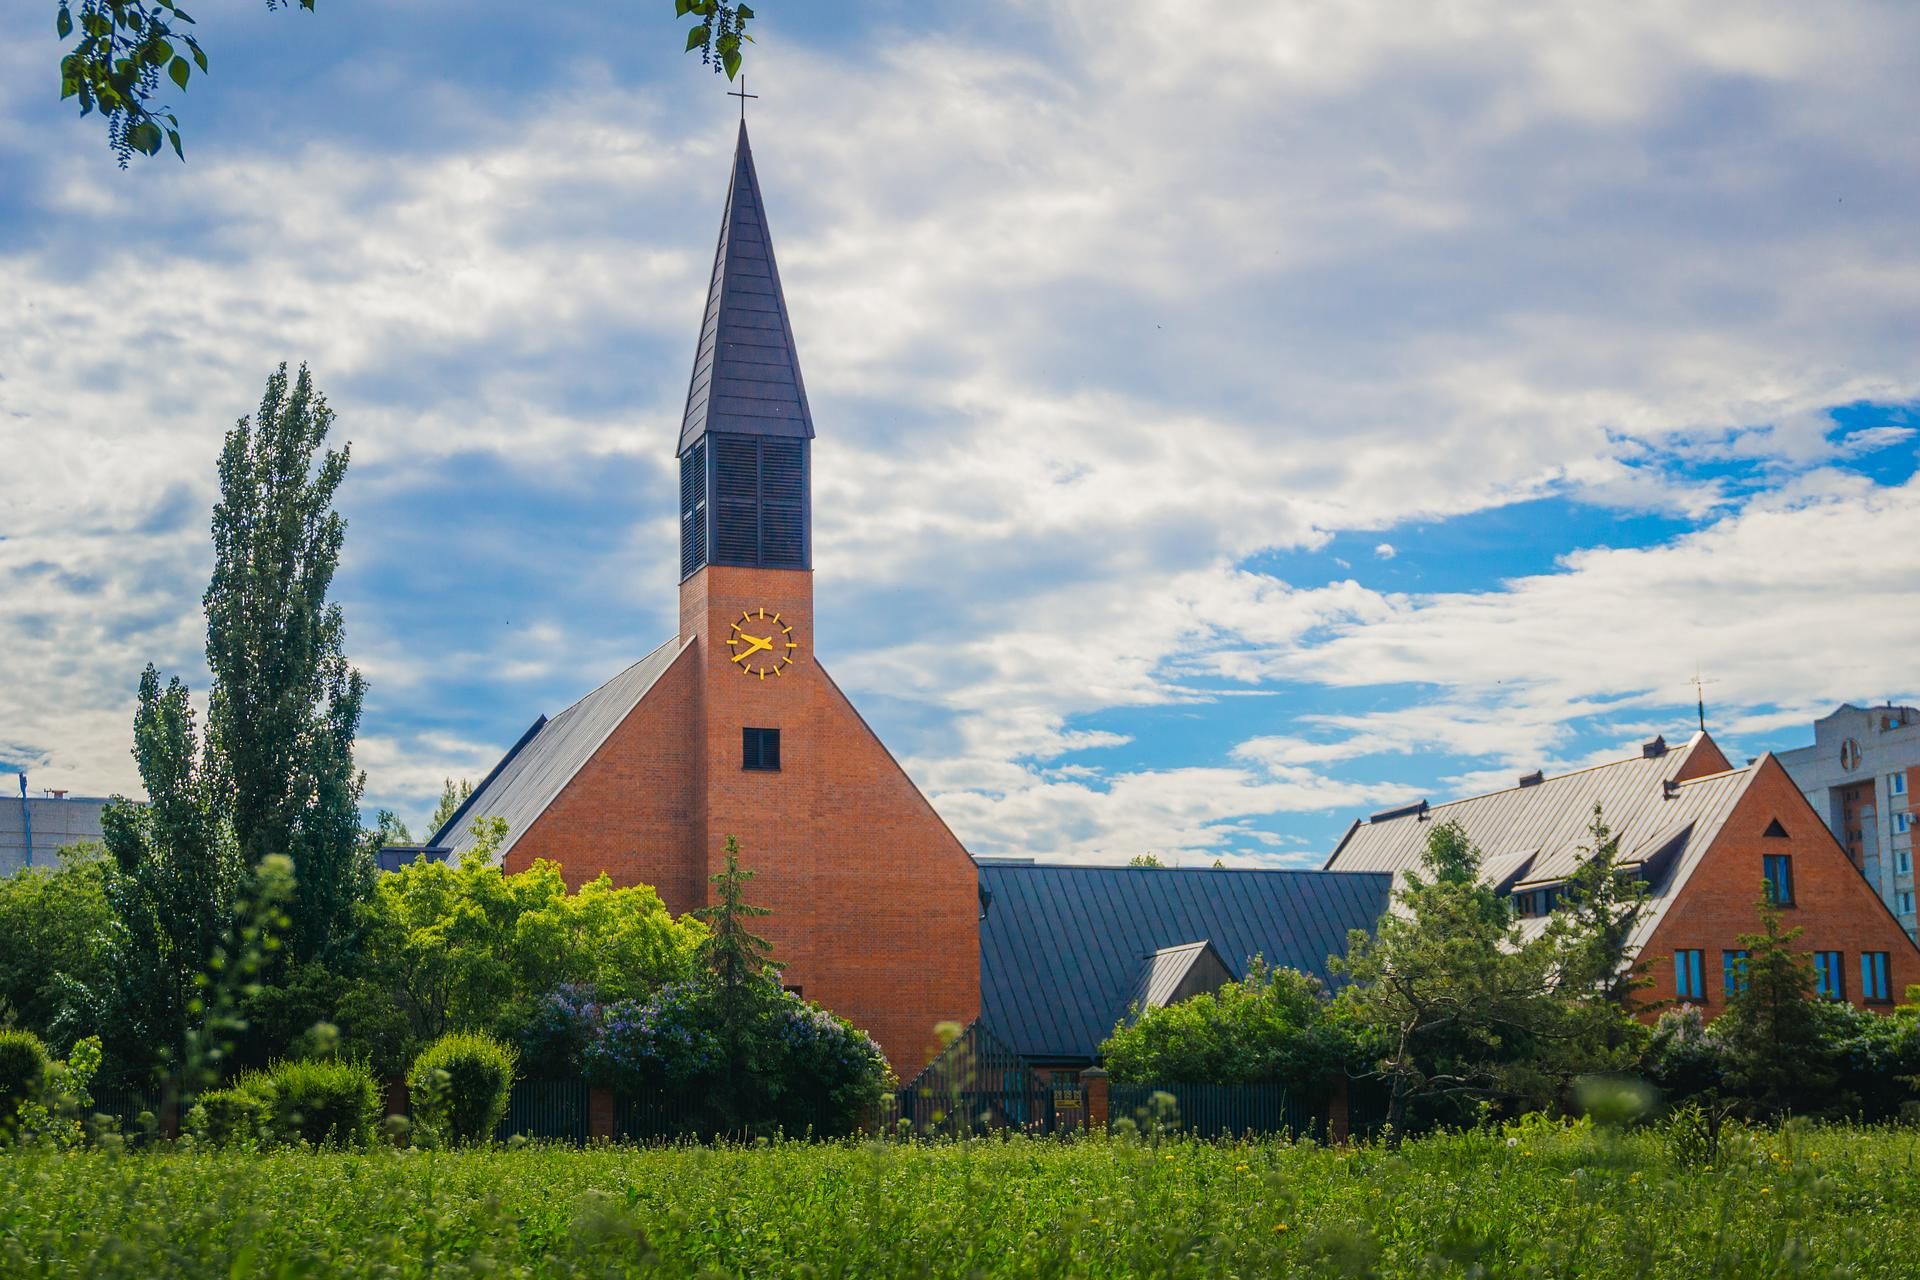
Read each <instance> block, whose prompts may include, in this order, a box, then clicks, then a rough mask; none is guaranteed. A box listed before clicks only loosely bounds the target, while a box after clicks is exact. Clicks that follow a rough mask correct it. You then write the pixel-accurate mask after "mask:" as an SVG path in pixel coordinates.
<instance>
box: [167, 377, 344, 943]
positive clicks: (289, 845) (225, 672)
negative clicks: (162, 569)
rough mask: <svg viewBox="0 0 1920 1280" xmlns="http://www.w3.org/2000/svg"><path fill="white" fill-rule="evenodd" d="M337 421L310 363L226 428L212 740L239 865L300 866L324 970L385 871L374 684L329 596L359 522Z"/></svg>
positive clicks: (211, 589) (301, 904) (298, 929)
mask: <svg viewBox="0 0 1920 1280" xmlns="http://www.w3.org/2000/svg"><path fill="white" fill-rule="evenodd" d="M332 423H333V411H332V410H331V409H329V408H328V407H327V402H326V398H325V397H324V396H322V395H321V394H320V393H319V392H318V391H316V390H315V389H314V386H313V379H312V377H311V375H310V374H309V373H308V372H307V368H306V366H305V365H302V366H301V367H300V372H299V374H298V376H297V377H295V378H294V379H293V380H292V382H291V384H289V381H288V378H287V367H286V365H284V364H282V365H281V366H280V367H279V368H278V369H276V370H275V371H274V373H273V375H272V376H271V377H270V378H268V379H267V388H266V392H265V394H264V395H263V396H262V397H261V400H260V410H259V413H258V414H257V415H255V417H253V418H251V419H249V418H245V417H243V418H241V419H240V420H239V422H238V423H236V424H235V425H234V427H233V429H232V430H231V431H229V432H228V433H227V438H226V445H225V447H224V448H223V449H222V450H221V454H220V500H219V502H218V503H216V504H215V506H214V509H213V551H214V566H213V578H212V580H211V581H210V582H209V583H208V585H207V591H206V596H205V599H204V603H205V606H206V612H207V664H208V666H209V667H210V668H211V669H212V672H213V687H212V690H211V693H210V695H209V698H208V711H207V743H208V748H209V750H210V751H211V752H213V753H216V754H217V755H218V756H219V757H220V759H221V761H222V764H223V768H224V770H225V773H226V776H227V778H228V779H229V780H230V794H231V805H232V815H233V831H234V837H235V839H236V840H237V841H238V843H239V851H240V857H241V860H242V862H243V863H244V864H245V865H247V866H253V865H255V864H256V863H258V862H259V861H260V860H261V859H262V858H265V857H267V856H268V855H269V854H276V853H283V854H286V855H287V856H288V857H290V858H292V859H293V866H294V876H295V881H296V888H295V898H294V901H293V905H292V908H291V911H290V913H289V914H290V915H291V917H292V920H293V929H292V936H291V938H290V939H289V942H290V943H291V946H290V948H289V953H290V954H289V958H290V960H291V961H292V962H293V963H294V964H295V965H299V964H304V963H310V962H316V961H322V962H324V961H326V960H328V959H330V958H332V957H333V955H334V953H335V952H336V950H337V949H338V948H339V947H340V945H341V944H342V942H343V940H344V939H345V938H346V937H347V936H348V935H349V934H350V933H351V931H352V928H353V922H354V913H355V909H356V907H357V905H358V903H359V902H360V901H361V900H362V899H363V898H365V897H366V895H367V893H368V892H369V891H370V889H371V887H372V880H373V864H372V862H371V860H370V859H369V858H368V857H367V855H366V851H365V849H364V848H363V846H362V844H361V840H360V794H361V789H362V786H363V784H364V777H363V775H361V774H360V772H359V771H358V770H356V769H355V768H354V764H353V739H354V734H355V733H356V731H357V730H358V728H359V724H360V703H361V699H362V697H363V695H364V693H365V690H366V686H365V682H364V681H362V680H361V678H360V673H359V672H358V671H355V670H354V669H353V668H352V667H351V666H350V665H348V663H347V659H346V656H345V654H344V652H343V651H342V644H343V639H344V634H345V629H346V627H345V622H344V620H343V618H342V616H341V612H340V606H339V605H337V604H329V603H328V602H327V591H328V589H329V588H330V587H331V585H332V583H333V575H334V571H335V569H336V568H337V567H338V566H339V563H340V545H341V542H342V540H343V538H344V537H345V535H346V522H345V520H343V519H342V518H341V516H340V513H339V512H337V511H335V510H334V509H333V501H334V494H335V491H336V490H337V489H338V488H339V486H340V482H341V480H342V479H344V478H345V476H346V471H347V459H348V451H347V450H346V449H340V450H337V451H336V450H331V449H330V450H327V451H326V453H325V454H323V455H319V456H318V458H317V459H316V454H318V452H319V450H320V448H321V446H322V444H323V443H324V442H325V440H326V436H327V432H328V429H329V428H330V427H331V426H332Z"/></svg>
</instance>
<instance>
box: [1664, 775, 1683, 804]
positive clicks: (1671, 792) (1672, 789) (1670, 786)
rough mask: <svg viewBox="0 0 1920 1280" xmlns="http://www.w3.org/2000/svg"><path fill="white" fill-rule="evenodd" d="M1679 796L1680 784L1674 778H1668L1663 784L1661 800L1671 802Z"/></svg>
mask: <svg viewBox="0 0 1920 1280" xmlns="http://www.w3.org/2000/svg"><path fill="white" fill-rule="evenodd" d="M1679 794H1680V784H1679V783H1678V782H1676V781H1674V780H1673V779H1672V778H1668V779H1666V780H1664V781H1663V782H1661V784H1660V798H1661V799H1662V800H1671V799H1673V798H1674V797H1675V796H1677V795H1679Z"/></svg>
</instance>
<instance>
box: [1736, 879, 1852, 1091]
mask: <svg viewBox="0 0 1920 1280" xmlns="http://www.w3.org/2000/svg"><path fill="white" fill-rule="evenodd" d="M1758 910H1759V913H1760V931H1759V932H1758V933H1743V934H1741V935H1740V945H1741V946H1742V947H1743V948H1745V949H1746V952H1747V982H1746V986H1745V987H1743V988H1742V989H1741V990H1739V991H1736V992H1735V993H1733V995H1731V996H1730V997H1729V998H1728V1000H1727V1011H1726V1012H1725V1013H1723V1014H1721V1015H1720V1017H1719V1018H1718V1019H1717V1020H1716V1021H1715V1022H1714V1026H1713V1031H1714V1033H1715V1035H1716V1036H1717V1037H1718V1038H1719V1040H1720V1043H1721V1045H1722V1048H1723V1050H1724V1055H1725V1056H1724V1059H1723V1070H1724V1075H1725V1080H1726V1087H1727V1089H1728V1090H1729V1091H1730V1092H1732V1093H1733V1094H1735V1095H1736V1096H1738V1097H1740V1098H1741V1099H1743V1100H1744V1101H1745V1102H1746V1104H1747V1106H1748V1107H1749V1108H1750V1109H1751V1110H1753V1111H1755V1112H1758V1113H1760V1114H1764V1115H1778V1114H1780V1113H1782V1112H1787V1111H1818V1110H1821V1109H1823V1108H1825V1107H1826V1106H1828V1105H1830V1104H1831V1102H1832V1101H1833V1099H1832V1098H1831V1096H1830V1095H1831V1093H1832V1091H1833V1089H1834V1086H1835V1085H1836V1084H1837V1082H1838V1073H1837V1072H1836V1070H1835V1061H1834V1057H1835V1052H1834V1045H1833V1043H1832V1041H1831V1040H1830V1039H1829V1037H1828V1035H1827V1030H1828V1026H1827V1024H1828V1021H1829V1020H1828V1018H1827V1017H1826V1016H1825V1010H1823V1009H1822V1008H1821V1005H1820V1002H1818V1001H1816V1000H1815V998H1814V976H1813V961H1812V959H1811V958H1810V957H1809V956H1808V955H1807V954H1806V953H1805V952H1802V951H1796V950H1795V949H1794V946H1793V944H1794V942H1795V941H1797V940H1798V939H1799V937H1800V933H1801V930H1800V929H1799V928H1797V927H1796V928H1792V929H1782V928H1781V927H1780V924H1781V920H1780V909H1779V908H1778V907H1776V906H1774V905H1773V904H1772V903H1771V902H1770V901H1768V899H1767V897H1766V895H1765V893H1764V892H1763V893H1762V896H1761V898H1760V901H1759V904H1758Z"/></svg>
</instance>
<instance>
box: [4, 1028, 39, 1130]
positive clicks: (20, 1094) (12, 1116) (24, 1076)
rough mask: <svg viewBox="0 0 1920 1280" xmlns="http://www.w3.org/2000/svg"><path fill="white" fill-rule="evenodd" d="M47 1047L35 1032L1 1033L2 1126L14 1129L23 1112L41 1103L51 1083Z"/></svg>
mask: <svg viewBox="0 0 1920 1280" xmlns="http://www.w3.org/2000/svg"><path fill="white" fill-rule="evenodd" d="M47 1067H48V1059H47V1046H46V1045H44V1044H42V1043H40V1037H39V1036H36V1035H35V1034H33V1032H31V1031H0V1123H4V1124H7V1125H12V1124H13V1123H14V1122H15V1121H17V1120H18V1119H19V1116H20V1108H21V1107H23V1106H25V1105H26V1104H27V1103H29V1102H36V1101H38V1100H39V1098H40V1095H41V1092H42V1091H43V1090H44V1089H45V1088H46V1083H47Z"/></svg>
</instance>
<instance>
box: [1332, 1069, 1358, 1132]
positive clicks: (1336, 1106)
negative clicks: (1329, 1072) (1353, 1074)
mask: <svg viewBox="0 0 1920 1280" xmlns="http://www.w3.org/2000/svg"><path fill="white" fill-rule="evenodd" d="M1352 1134H1353V1119H1352V1117H1351V1115H1350V1114H1349V1113H1348V1110H1347V1078H1346V1077H1345V1076H1338V1077H1336V1078H1335V1079H1334V1082H1333V1092H1332V1094H1330V1095H1329V1096H1328V1098H1327V1141H1329V1142H1342V1143H1343V1142H1345V1141H1346V1140H1347V1139H1348V1138H1349V1137H1351V1136H1352Z"/></svg>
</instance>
